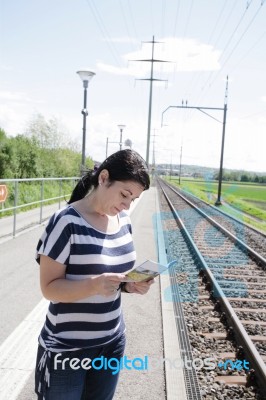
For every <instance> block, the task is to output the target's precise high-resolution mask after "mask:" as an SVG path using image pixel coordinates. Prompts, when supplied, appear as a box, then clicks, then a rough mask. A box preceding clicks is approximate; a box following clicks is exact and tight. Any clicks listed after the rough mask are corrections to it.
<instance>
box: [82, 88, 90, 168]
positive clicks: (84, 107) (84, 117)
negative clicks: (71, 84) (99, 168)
mask: <svg viewBox="0 0 266 400" xmlns="http://www.w3.org/2000/svg"><path fill="white" fill-rule="evenodd" d="M88 83H89V81H83V87H84V101H83V110H82V111H81V114H82V115H83V128H82V132H83V135H82V158H81V168H82V171H81V172H83V171H84V169H85V163H86V155H85V153H86V117H87V115H88V111H87V88H88Z"/></svg>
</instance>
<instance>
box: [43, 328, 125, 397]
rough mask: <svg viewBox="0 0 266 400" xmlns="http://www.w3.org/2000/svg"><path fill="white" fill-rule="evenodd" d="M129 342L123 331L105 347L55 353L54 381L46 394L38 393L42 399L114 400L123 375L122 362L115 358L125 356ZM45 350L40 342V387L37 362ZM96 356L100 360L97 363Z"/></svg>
mask: <svg viewBox="0 0 266 400" xmlns="http://www.w3.org/2000/svg"><path fill="white" fill-rule="evenodd" d="M125 343H126V339H125V335H122V336H120V337H119V338H118V339H117V340H114V341H112V342H111V343H109V344H107V345H104V346H101V347H95V348H89V349H82V350H78V351H71V352H63V353H52V357H51V370H50V385H49V387H47V389H46V392H45V396H43V395H38V400H44V399H45V400H111V399H112V398H113V396H114V393H115V389H116V385H117V382H118V377H119V368H117V364H118V363H117V362H115V361H116V360H111V359H113V358H115V359H117V360H120V358H122V357H123V355H124V350H125ZM44 351H45V350H44V349H43V348H42V347H41V346H39V348H38V354H37V362H36V375H35V376H36V378H35V381H36V384H35V385H36V387H37V386H38V377H37V366H38V363H39V361H40V359H41V357H42V355H43V353H44ZM95 358H97V359H98V360H95V364H93V360H94V359H95ZM88 359H90V360H91V363H90V361H88ZM82 360H83V361H82ZM108 360H110V361H109V363H108ZM110 366H111V367H110ZM89 367H90V368H89ZM97 368H98V369H97ZM36 393H37V392H36Z"/></svg>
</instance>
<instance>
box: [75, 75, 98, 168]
mask: <svg viewBox="0 0 266 400" xmlns="http://www.w3.org/2000/svg"><path fill="white" fill-rule="evenodd" d="M77 74H78V75H79V77H80V79H81V80H82V82H83V88H84V98H83V109H82V110H81V114H82V115H83V128H82V132H83V134H82V156H81V170H82V171H81V172H83V171H84V169H85V161H86V155H85V151H86V117H87V115H88V110H87V89H88V86H89V81H90V80H91V79H92V78H93V77H94V75H95V72H92V71H88V70H81V71H77Z"/></svg>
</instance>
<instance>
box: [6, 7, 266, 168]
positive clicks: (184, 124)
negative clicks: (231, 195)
mask: <svg viewBox="0 0 266 400" xmlns="http://www.w3.org/2000/svg"><path fill="white" fill-rule="evenodd" d="M265 21H266V1H265V0H24V1H23V0H0V127H1V128H2V129H4V130H5V132H6V133H7V134H8V135H10V136H11V135H17V134H23V133H25V132H26V129H27V126H28V125H29V121H30V120H32V118H34V116H36V115H38V114H41V115H43V116H44V118H45V119H47V120H49V119H51V118H56V119H57V120H58V121H59V122H60V124H61V125H62V126H63V127H64V129H65V131H66V135H69V137H71V138H72V139H73V140H74V141H75V142H76V143H77V146H78V147H80V149H81V146H82V114H81V110H82V109H83V86H82V81H81V80H80V78H79V76H78V75H77V73H76V72H77V71H78V70H81V69H84V68H86V69H89V70H92V71H94V72H95V76H94V77H93V79H92V80H91V81H90V83H89V88H88V104H87V108H88V117H87V129H86V155H87V156H88V155H90V156H91V157H92V158H93V159H94V160H97V161H103V160H104V159H105V156H106V152H107V154H108V155H109V154H111V153H112V152H114V151H117V150H119V140H120V130H119V128H118V125H119V124H123V125H125V128H124V129H123V138H122V139H123V143H124V141H125V140H126V139H130V140H131V141H132V148H133V149H135V150H136V151H138V152H139V153H140V154H141V155H142V156H143V157H144V158H146V148H147V134H148V116H149V99H150V80H149V79H150V77H151V67H152V63H151V62H150V61H149V60H151V58H152V43H151V42H152V41H153V38H154V41H155V44H154V55H153V58H154V59H155V60H157V61H156V62H154V63H153V78H154V79H157V80H155V81H153V85H152V103H151V105H152V107H151V124H150V134H151V137H150V153H149V161H150V162H152V161H153V160H154V161H155V163H167V162H168V163H170V162H172V163H173V164H179V162H180V157H181V149H182V158H181V162H182V164H190V165H201V166H206V167H213V168H219V165H220V153H221V141H222V131H223V118H224V107H225V104H226V107H227V113H226V124H225V145H224V162H223V166H224V168H229V169H239V170H242V169H243V170H248V171H256V172H265V171H266V157H265V153H266V151H265V150H266V78H265V71H266V24H265ZM139 60H146V61H139ZM147 60H148V61H147ZM161 61H163V62H161ZM165 61H167V62H165ZM227 77H228V80H227ZM182 104H183V105H184V107H183V108H180V106H182ZM185 105H187V107H185ZM188 107H197V108H188ZM199 107H206V109H204V111H205V112H206V113H207V114H205V113H204V112H201V111H200V110H199V109H198V108H199ZM211 108H218V110H211ZM107 138H108V147H107V145H106V144H107ZM112 142H114V143H112ZM123 147H124V144H123Z"/></svg>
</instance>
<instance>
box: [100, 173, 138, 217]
mask: <svg viewBox="0 0 266 400" xmlns="http://www.w3.org/2000/svg"><path fill="white" fill-rule="evenodd" d="M100 189H101V194H102V198H101V203H102V207H103V210H104V212H105V214H107V215H110V216H114V215H117V214H118V213H119V212H121V211H122V210H128V209H129V207H130V204H131V202H132V201H134V200H135V199H137V198H138V197H139V196H140V195H141V193H142V192H143V190H144V187H143V186H142V185H141V184H139V183H138V182H134V181H123V182H122V181H114V182H112V184H111V185H110V182H109V181H108V180H106V181H105V182H103V183H102V184H101V186H100Z"/></svg>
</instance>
